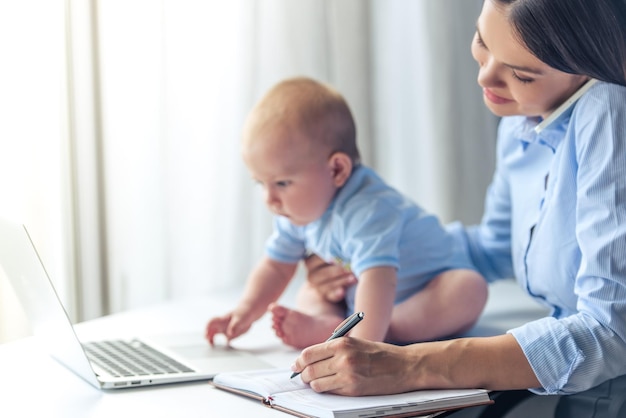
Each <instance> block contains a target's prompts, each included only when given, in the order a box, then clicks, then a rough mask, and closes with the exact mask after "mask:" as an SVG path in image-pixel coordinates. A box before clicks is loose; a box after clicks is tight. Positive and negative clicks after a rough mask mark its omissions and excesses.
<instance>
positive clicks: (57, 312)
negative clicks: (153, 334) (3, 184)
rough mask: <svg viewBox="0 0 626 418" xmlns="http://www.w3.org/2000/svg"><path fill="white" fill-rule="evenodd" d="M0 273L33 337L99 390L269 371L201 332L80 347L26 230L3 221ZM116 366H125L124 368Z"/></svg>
mask: <svg viewBox="0 0 626 418" xmlns="http://www.w3.org/2000/svg"><path fill="white" fill-rule="evenodd" d="M0 269H1V270H2V271H0V274H1V273H2V272H4V275H5V276H6V277H7V278H8V280H9V282H10V283H11V285H12V286H13V288H14V289H15V293H16V295H17V297H18V299H19V300H20V302H21V304H22V306H23V308H24V311H25V312H26V315H27V316H28V318H29V320H30V322H31V325H32V328H33V333H34V335H35V338H37V339H38V340H39V341H41V343H43V344H44V345H45V348H46V350H47V351H48V352H49V354H50V355H51V356H52V357H53V358H54V359H55V360H57V361H58V362H59V363H61V364H62V365H63V366H65V367H67V368H68V369H70V370H71V371H72V372H74V373H75V374H77V375H78V376H80V377H82V378H83V379H84V380H86V381H87V382H89V383H91V384H92V385H94V386H95V387H97V388H101V389H121V388H130V387H138V386H147V385H157V384H163V383H176V382H191V381H198V380H210V379H212V378H213V376H215V375H216V374H217V373H220V372H225V371H236V370H248V369H250V368H252V369H263V368H268V367H271V365H269V364H267V363H266V362H264V361H262V360H261V359H259V358H257V357H255V356H254V355H252V354H251V353H248V352H246V351H241V350H235V349H232V348H230V347H210V345H209V344H208V343H207V342H206V341H204V339H203V338H202V335H201V330H199V332H198V335H194V336H190V335H185V334H179V335H172V336H171V337H169V336H159V337H158V340H155V339H153V340H152V341H151V340H150V339H146V338H143V339H142V338H140V337H137V338H133V339H130V340H128V339H124V340H122V339H119V340H111V341H88V342H81V341H80V340H79V339H78V336H77V334H76V332H75V331H74V328H73V325H72V323H71V321H70V319H69V317H68V315H67V312H66V310H65V308H64V306H63V305H62V303H61V300H60V299H59V297H58V295H57V292H56V290H55V289H54V286H53V284H52V281H51V280H50V278H49V276H48V274H47V272H46V269H45V267H44V265H43V263H42V261H41V259H40V257H39V255H38V253H37V250H36V248H35V245H34V244H33V242H32V240H31V238H30V236H29V234H28V232H27V230H26V227H25V226H24V225H22V224H17V223H13V222H11V221H7V220H5V219H1V218H0ZM135 352H138V353H137V354H135ZM114 363H121V366H119V367H120V368H119V369H118V365H116V364H114Z"/></svg>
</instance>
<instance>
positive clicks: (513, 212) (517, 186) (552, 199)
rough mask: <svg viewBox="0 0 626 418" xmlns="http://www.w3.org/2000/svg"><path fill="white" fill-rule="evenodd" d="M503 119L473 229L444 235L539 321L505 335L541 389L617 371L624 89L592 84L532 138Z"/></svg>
mask: <svg viewBox="0 0 626 418" xmlns="http://www.w3.org/2000/svg"><path fill="white" fill-rule="evenodd" d="M537 122H538V121H537V120H535V119H532V118H526V117H521V116H519V117H505V118H503V119H502V121H501V123H500V126H499V130H498V147H497V163H496V171H495V175H494V178H493V181H492V183H491V185H490V187H489V189H488V192H487V199H486V206H485V215H484V217H483V219H482V221H481V224H480V225H477V226H473V227H469V228H467V229H463V228H462V227H461V226H460V224H458V223H456V224H452V225H450V227H449V229H450V230H451V231H452V232H453V233H454V234H455V236H456V237H457V239H459V240H460V241H461V242H463V244H464V246H465V248H466V251H467V252H468V253H469V255H470V257H471V259H472V261H473V262H474V264H475V265H476V267H477V268H478V270H479V271H480V272H481V273H482V274H483V275H484V276H485V277H486V278H487V280H489V281H494V280H497V279H501V278H507V277H512V276H514V277H515V278H516V279H517V281H518V282H519V284H520V285H521V286H522V288H523V289H525V290H526V291H527V292H528V294H529V295H531V296H532V297H533V298H534V299H536V300H537V301H539V302H540V303H542V304H544V305H545V306H547V307H549V308H550V309H551V315H550V316H549V317H546V318H543V319H540V320H537V321H533V322H530V323H528V324H526V325H523V326H521V327H518V328H515V329H512V330H509V333H511V334H512V335H513V336H514V337H515V338H516V339H517V341H518V343H519V344H520V346H521V348H522V349H523V351H524V354H525V355H526V357H527V359H528V361H529V363H530V365H531V366H532V368H533V370H534V372H535V374H536V375H537V378H538V379H539V381H540V383H541V386H542V387H541V388H537V389H534V391H535V392H536V393H549V394H556V393H561V394H568V393H576V392H580V391H583V390H586V389H588V388H591V387H593V386H596V385H598V384H600V383H601V382H603V381H606V380H608V379H611V378H613V377H616V376H620V375H624V374H626V87H622V86H617V85H612V84H607V83H600V82H599V83H596V84H595V85H594V86H593V87H591V89H590V90H589V91H588V92H587V93H585V94H584V95H583V96H582V97H581V98H580V99H579V100H578V102H576V104H575V105H574V106H573V107H572V108H570V110H569V111H568V112H566V113H564V114H563V115H562V116H561V117H560V118H559V119H557V120H556V121H555V122H554V123H553V124H552V125H550V126H549V127H548V128H546V129H544V130H543V131H542V132H541V133H540V134H535V132H534V130H533V127H534V126H535V125H536V124H537Z"/></svg>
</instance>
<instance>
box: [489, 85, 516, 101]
mask: <svg viewBox="0 0 626 418" xmlns="http://www.w3.org/2000/svg"><path fill="white" fill-rule="evenodd" d="M483 94H484V95H485V97H486V98H487V100H489V101H490V102H492V103H495V104H507V103H511V102H512V101H513V100H510V99H505V98H504V97H500V96H498V95H497V94H494V93H493V92H492V91H491V90H489V89H488V88H483Z"/></svg>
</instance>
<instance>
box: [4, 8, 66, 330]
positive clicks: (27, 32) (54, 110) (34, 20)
mask: <svg viewBox="0 0 626 418" xmlns="http://www.w3.org/2000/svg"><path fill="white" fill-rule="evenodd" d="M63 25H64V7H63V2H62V1H59V0H24V1H9V0H0V59H2V64H1V65H0V217H2V218H4V219H8V220H12V221H16V222H21V223H25V224H27V225H28V227H29V232H30V235H31V238H32V240H33V241H35V242H36V243H37V245H38V250H39V255H40V257H41V258H42V259H43V260H44V261H45V263H46V266H47V270H48V273H49V274H50V276H51V277H52V279H53V280H54V282H55V284H56V287H57V291H58V293H59V295H60V296H61V297H62V298H64V299H65V300H67V301H68V302H71V301H72V300H73V291H72V285H73V283H72V281H71V277H70V276H68V272H69V271H70V270H71V259H70V257H69V255H68V253H67V252H66V251H65V249H66V248H67V246H68V236H67V235H66V234H65V233H64V231H67V229H68V222H69V217H68V209H69V205H68V203H67V202H68V201H69V189H68V188H67V187H66V184H67V179H68V177H69V172H68V171H67V169H66V165H65V163H66V158H65V157H66V151H67V148H66V142H65V141H64V139H63V138H64V137H65V134H66V132H65V130H64V126H65V125H64V123H63V121H64V119H65V116H66V113H65V109H66V106H65V105H64V103H65V94H64V88H63V86H62V84H63V83H61V80H62V74H63V66H64V60H63V57H64V43H63V38H64V26H63ZM0 239H3V237H2V236H0ZM29 333H30V327H29V324H28V321H27V319H26V317H25V314H24V312H23V311H22V308H21V306H20V304H19V302H18V301H17V299H16V297H15V295H14V292H13V289H12V288H11V286H10V285H9V283H8V280H7V278H6V277H5V276H4V272H3V270H2V266H1V265H0V342H2V341H5V340H9V339H13V338H18V337H21V336H25V335H27V334H29Z"/></svg>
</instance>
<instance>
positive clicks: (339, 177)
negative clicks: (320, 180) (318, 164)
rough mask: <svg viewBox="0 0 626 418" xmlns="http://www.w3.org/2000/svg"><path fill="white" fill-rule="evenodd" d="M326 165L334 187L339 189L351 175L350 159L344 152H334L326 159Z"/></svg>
mask: <svg viewBox="0 0 626 418" xmlns="http://www.w3.org/2000/svg"><path fill="white" fill-rule="evenodd" d="M328 165H329V167H330V170H331V173H332V176H333V182H334V183H335V186H336V187H341V186H343V185H344V184H346V181H348V178H349V177H350V174H352V159H351V158H350V156H349V155H348V154H346V153H345V152H335V153H334V154H333V155H331V156H330V158H329V159H328Z"/></svg>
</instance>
